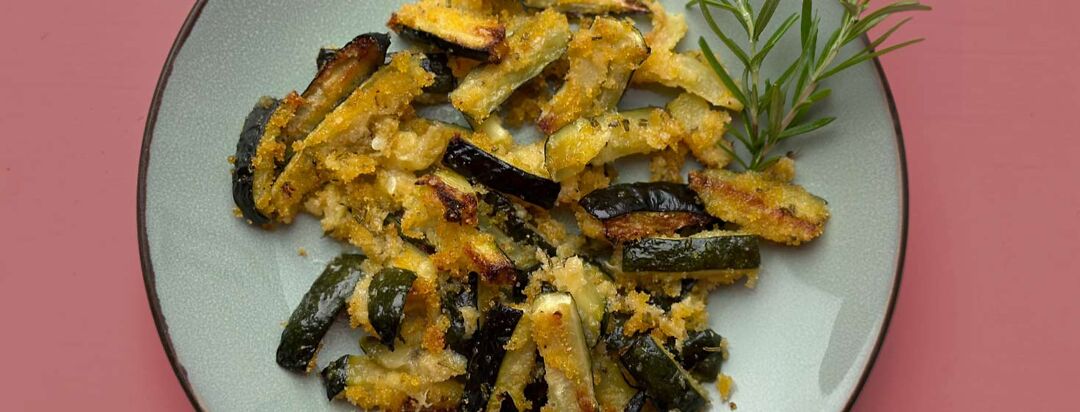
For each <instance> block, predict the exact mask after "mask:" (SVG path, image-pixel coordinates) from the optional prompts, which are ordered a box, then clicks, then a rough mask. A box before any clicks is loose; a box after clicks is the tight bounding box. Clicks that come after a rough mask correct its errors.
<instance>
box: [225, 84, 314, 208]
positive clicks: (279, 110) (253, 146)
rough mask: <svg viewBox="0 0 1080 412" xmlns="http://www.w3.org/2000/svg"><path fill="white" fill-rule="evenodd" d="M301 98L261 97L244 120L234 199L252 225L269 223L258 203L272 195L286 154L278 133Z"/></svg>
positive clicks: (235, 162)
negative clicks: (278, 163) (277, 173)
mask: <svg viewBox="0 0 1080 412" xmlns="http://www.w3.org/2000/svg"><path fill="white" fill-rule="evenodd" d="M299 101H300V99H299V97H298V96H297V95H296V94H295V93H293V94H290V95H289V96H288V97H286V98H285V99H283V100H277V99H274V98H272V97H262V98H260V99H259V101H258V102H257V103H256V104H255V107H254V108H252V109H251V113H250V114H248V116H247V119H245V120H244V129H243V131H241V132H240V139H239V140H237V142H236V155H235V157H234V159H233V175H232V192H233V202H234V203H235V204H236V207H237V208H238V209H240V213H241V215H242V216H243V217H244V219H246V220H247V221H248V222H249V223H251V224H253V225H266V224H269V223H270V219H269V218H268V216H267V214H266V213H264V212H263V209H262V208H260V207H259V206H258V205H259V201H260V200H263V201H266V200H268V198H269V192H270V188H271V187H272V185H273V184H274V179H275V178H276V176H275V175H276V170H275V169H276V164H277V161H278V160H279V159H281V158H283V156H284V154H285V147H284V145H283V144H281V143H280V142H279V141H278V136H279V135H280V134H281V130H282V128H283V127H284V125H285V123H286V122H288V121H289V118H291V117H292V116H293V113H294V112H295V110H296V106H297V105H298V104H299Z"/></svg>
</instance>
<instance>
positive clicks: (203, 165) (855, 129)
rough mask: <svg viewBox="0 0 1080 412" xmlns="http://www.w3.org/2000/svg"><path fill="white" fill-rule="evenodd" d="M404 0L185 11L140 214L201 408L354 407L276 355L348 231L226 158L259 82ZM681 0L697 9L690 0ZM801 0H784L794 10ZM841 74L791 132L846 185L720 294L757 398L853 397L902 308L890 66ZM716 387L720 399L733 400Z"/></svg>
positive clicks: (283, 2) (239, 3)
mask: <svg viewBox="0 0 1080 412" xmlns="http://www.w3.org/2000/svg"><path fill="white" fill-rule="evenodd" d="M401 3H403V1H401V0H394V1H388V0H378V1H376V0H357V1H344V0H342V1H321V2H318V4H313V3H312V2H296V1H287V0H273V1H269V0H230V1H209V2H207V1H199V2H198V3H197V4H196V5H195V8H194V10H193V11H192V13H191V15H190V17H189V18H188V21H187V22H186V23H185V25H184V28H183V30H182V31H181V33H180V36H179V38H178V39H177V41H176V44H175V45H174V47H173V50H172V52H171V54H170V57H169V60H168V62H167V63H166V66H165V69H164V72H163V73H162V76H161V80H160V83H159V85H158V90H157V94H156V96H155V99H154V102H153V105H152V107H151V111H150V116H149V121H148V124H147V128H146V135H145V139H144V142H143V150H142V159H141V164H140V176H139V198H138V201H139V205H138V206H139V216H138V218H139V234H140V250H141V253H142V263H143V271H144V275H145V279H146V286H147V292H148V294H149V296H150V301H151V309H152V310H153V312H154V315H155V319H156V321H157V325H158V328H159V330H160V333H161V338H162V342H163V344H164V346H165V349H166V351H167V352H168V354H169V358H170V360H171V361H172V363H173V366H174V367H175V368H176V372H177V376H178V377H179V379H180V382H181V384H182V385H183V386H184V389H185V390H186V391H187V393H188V395H189V396H190V398H191V400H192V403H193V404H194V405H195V406H196V407H197V408H200V409H209V410H221V411H237V410H261V411H271V410H273V411H299V410H349V407H348V406H347V405H346V404H344V403H341V402H337V403H334V404H330V403H327V402H326V399H325V397H324V392H323V389H322V387H321V383H320V382H319V379H317V378H315V377H314V376H307V377H301V376H297V375H295V374H292V373H288V372H286V371H284V370H282V369H280V368H278V367H277V365H276V364H275V363H274V353H275V349H276V346H277V343H278V338H279V336H280V333H281V325H282V322H283V321H284V320H286V319H287V318H288V316H289V314H290V312H291V310H292V308H293V307H294V306H295V305H296V304H297V303H298V301H299V299H300V297H301V296H302V295H303V293H304V292H305V291H306V290H307V288H308V286H309V285H310V284H311V282H312V280H313V279H314V278H315V277H316V276H317V275H318V273H319V272H320V271H321V270H322V267H323V266H324V264H325V263H326V262H327V261H328V260H329V259H330V258H332V257H333V256H334V255H336V254H337V253H338V252H339V251H340V250H341V249H342V247H341V246H340V245H339V244H337V243H336V242H333V241H330V240H328V239H325V238H323V237H322V235H321V231H320V229H319V226H318V223H317V222H316V221H315V220H314V219H310V218H301V219H299V221H298V222H297V223H296V224H294V225H292V226H289V227H282V228H279V229H277V230H274V231H263V230H258V229H255V228H252V227H250V226H248V225H246V224H244V223H243V222H241V221H240V220H239V219H236V218H234V217H233V215H232V208H233V205H232V199H231V195H230V182H229V179H230V175H229V168H230V166H229V164H228V163H226V158H227V157H228V156H229V155H230V154H232V153H233V152H234V150H235V146H236V139H237V136H238V134H239V131H240V129H241V125H242V123H243V120H244V117H245V116H246V114H247V112H248V111H249V110H250V108H251V106H252V104H253V103H254V102H255V100H256V99H257V98H258V97H259V96H262V95H266V94H274V95H279V96H280V95H283V94H285V93H286V92H288V91H289V90H292V89H302V88H303V87H304V86H305V85H306V84H307V82H308V81H310V79H311V78H312V76H313V75H314V72H315V53H316V51H317V50H318V48H319V47H320V46H323V45H327V44H342V43H344V42H345V41H347V40H349V39H351V38H352V37H353V36H355V35H356V34H359V33H363V32H368V31H385V26H384V23H385V21H386V19H387V18H388V16H389V15H390V12H391V11H392V10H394V9H396V8H397V7H398V6H399V5H400V4H401ZM664 3H665V5H666V6H667V7H668V9H669V10H672V11H680V10H684V9H683V4H684V2H683V1H681V0H678V1H670V0H668V1H664ZM794 7H797V2H783V4H782V6H781V10H780V12H778V13H779V15H781V16H783V15H786V14H787V13H790V12H794ZM817 7H818V8H819V10H820V11H821V14H822V17H823V19H824V22H825V26H827V27H828V26H831V25H834V24H836V20H837V18H838V17H839V16H840V8H839V6H838V5H836V4H835V3H832V2H821V3H820V4H818V5H817ZM688 15H689V17H690V18H689V21H690V27H691V32H690V35H689V36H688V39H691V41H684V43H694V41H693V40H696V39H697V38H698V37H699V36H701V35H706V36H709V37H708V38H710V39H713V38H712V36H711V34H708V33H706V31H705V30H702V29H703V28H704V23H703V21H702V20H701V19H700V17H699V16H698V15H697V13H696V11H691V12H689V13H688ZM721 22H722V23H726V24H728V26H727V27H732V25H733V24H734V23H733V22H732V21H728V20H722V21H721ZM792 37H796V36H792ZM713 41H714V42H715V43H714V44H715V45H717V46H719V42H717V41H716V40H715V39H713ZM792 43H794V42H789V43H785V44H782V45H781V46H780V47H779V48H778V50H777V51H776V52H774V55H777V56H780V59H779V60H774V61H772V63H773V64H774V66H770V67H769V68H768V69H770V70H775V69H776V67H780V65H781V64H782V63H784V61H785V60H787V61H790V60H788V59H791V58H794V56H795V55H796V53H797V50H796V45H795V44H792ZM395 44H396V46H395V48H400V47H401V45H402V42H401V41H399V40H398V39H397V38H396V37H395ZM684 45H685V44H684ZM840 79H841V80H840V81H836V80H834V81H833V82H832V83H831V84H829V86H831V87H833V88H834V93H833V95H832V97H831V98H830V99H829V100H828V102H827V103H824V104H823V105H822V106H823V107H822V108H821V112H822V114H830V115H836V116H838V117H839V120H837V121H836V122H835V123H833V125H831V126H829V127H828V128H827V129H826V130H825V131H822V132H819V133H818V134H817V135H814V136H808V137H806V138H801V139H797V140H796V141H794V142H793V143H792V146H791V147H790V148H788V149H791V150H798V152H799V177H798V180H797V181H798V183H800V184H802V185H803V186H805V187H806V188H807V189H809V190H810V191H811V192H813V193H815V194H818V195H820V196H822V197H824V198H826V199H828V200H829V202H830V206H831V208H832V213H833V218H832V221H831V222H829V225H828V228H827V231H826V234H825V235H824V236H823V237H822V238H821V239H819V240H817V241H815V242H813V243H811V244H810V245H808V246H805V247H802V248H798V249H790V248H781V247H766V248H765V249H764V250H763V252H762V253H763V259H764V269H763V272H762V275H761V281H760V283H759V284H758V287H757V288H756V289H753V290H751V289H746V288H742V287H733V288H729V289H723V290H721V291H719V292H717V293H715V294H714V295H713V297H712V299H711V303H710V312H711V326H712V327H713V328H714V329H716V330H717V331H718V332H720V333H721V334H723V335H724V336H725V337H727V338H728V339H729V340H730V341H731V353H732V356H731V359H730V361H729V362H727V363H726V364H725V365H724V371H725V372H726V373H727V374H730V375H732V376H734V378H735V382H736V392H735V398H734V401H735V402H736V403H737V404H738V408H739V410H740V411H838V410H844V409H846V408H848V407H850V404H851V403H852V402H853V400H854V399H855V397H856V396H857V394H858V391H859V389H860V387H861V384H862V382H863V380H864V379H865V377H866V374H867V373H868V371H869V368H870V365H871V364H872V362H873V359H874V356H875V355H876V352H877V348H878V346H879V345H880V343H881V339H882V337H883V335H884V332H885V327H886V325H887V323H888V318H889V314H890V313H891V309H892V303H893V299H894V297H895V291H896V289H897V286H898V282H899V276H900V272H901V267H900V266H901V264H902V262H903V251H904V241H905V232H906V190H905V189H906V187H905V184H906V179H905V170H904V158H903V153H904V152H903V147H902V140H901V136H900V128H899V125H898V123H897V119H896V116H895V110H894V107H893V105H892V100H891V96H890V94H889V90H888V87H887V84H886V82H885V79H884V76H883V74H882V73H881V71H880V67H875V65H874V64H865V65H862V66H859V67H856V68H854V69H852V70H850V71H848V72H846V73H845V74H844V75H842V76H840ZM660 97H661V96H659V95H658V94H656V93H651V92H635V93H630V94H629V95H628V96H627V98H626V99H625V101H624V102H623V103H622V106H624V107H635V106H644V105H650V104H651V105H657V104H663V103H664V100H658V98H660ZM637 172H638V173H628V174H627V175H631V176H633V175H636V176H641V175H642V173H640V172H641V171H640V170H638V171H637ZM300 247H303V248H305V249H306V250H307V251H308V253H309V256H307V257H301V256H299V255H298V254H297V249H298V248H300ZM338 323H339V324H338V325H335V327H334V328H333V329H332V330H331V333H330V336H329V337H328V340H327V342H328V343H327V345H326V348H325V349H324V351H323V352H322V354H321V356H320V358H319V359H320V362H319V364H320V366H323V365H324V364H325V363H326V362H327V361H329V360H331V359H334V358H336V357H337V356H338V355H340V354H342V353H346V352H348V351H350V349H354V348H355V342H356V340H355V339H356V337H357V336H358V335H357V334H356V332H354V331H351V330H349V329H348V328H347V327H345V326H344V325H342V323H344V322H338ZM709 387H710V390H711V391H712V394H713V400H714V403H713V408H714V410H728V406H727V405H724V404H722V403H720V402H718V398H717V396H716V394H715V392H716V391H715V388H713V387H712V385H709Z"/></svg>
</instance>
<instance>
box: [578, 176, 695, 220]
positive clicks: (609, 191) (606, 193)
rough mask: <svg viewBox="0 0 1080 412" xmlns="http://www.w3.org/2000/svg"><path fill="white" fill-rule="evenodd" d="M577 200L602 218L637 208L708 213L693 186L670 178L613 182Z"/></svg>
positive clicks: (609, 217)
mask: <svg viewBox="0 0 1080 412" xmlns="http://www.w3.org/2000/svg"><path fill="white" fill-rule="evenodd" d="M578 204H580V205H581V207H582V208H584V209H585V211H586V212H589V214H590V215H593V217H595V218H597V219H600V220H607V219H612V218H616V217H619V216H623V215H626V214H630V213H634V212H685V213H693V214H696V215H704V216H708V212H706V211H705V207H704V206H702V204H701V201H700V200H698V197H697V193H694V191H693V190H691V189H690V186H687V185H684V184H679V183H669V182H639V183H623V184H617V185H611V186H608V187H606V188H603V189H597V190H594V191H592V192H591V193H589V194H588V195H585V197H583V198H581V200H580V201H579V202H578Z"/></svg>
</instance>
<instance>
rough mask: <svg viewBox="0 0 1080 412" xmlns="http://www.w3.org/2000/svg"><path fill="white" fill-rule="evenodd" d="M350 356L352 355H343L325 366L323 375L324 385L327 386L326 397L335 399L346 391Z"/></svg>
mask: <svg viewBox="0 0 1080 412" xmlns="http://www.w3.org/2000/svg"><path fill="white" fill-rule="evenodd" d="M350 357H352V355H345V356H342V357H340V358H338V359H337V360H335V361H333V362H330V364H329V365H326V367H325V368H323V370H322V373H321V375H322V381H323V386H325V387H326V399H334V398H336V397H338V395H341V393H342V392H345V386H347V385H348V381H349V358H350Z"/></svg>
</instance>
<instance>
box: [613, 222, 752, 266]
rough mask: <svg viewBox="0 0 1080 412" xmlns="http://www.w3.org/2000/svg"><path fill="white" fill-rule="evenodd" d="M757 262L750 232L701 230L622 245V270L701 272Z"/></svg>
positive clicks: (750, 264)
mask: <svg viewBox="0 0 1080 412" xmlns="http://www.w3.org/2000/svg"><path fill="white" fill-rule="evenodd" d="M759 266H761V252H760V250H759V249H758V239H757V236H754V235H746V234H725V233H721V232H703V233H701V234H698V235H694V236H691V237H682V238H663V237H654V238H646V239H641V240H638V241H635V242H631V243H627V244H625V245H623V255H622V269H623V272H628V273H632V272H704V271H719V270H748V269H757V268H758V267H759Z"/></svg>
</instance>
